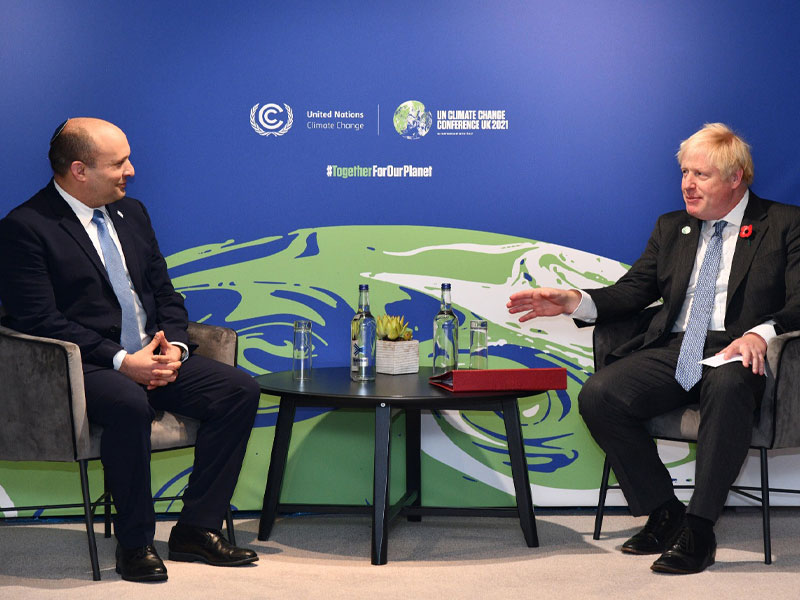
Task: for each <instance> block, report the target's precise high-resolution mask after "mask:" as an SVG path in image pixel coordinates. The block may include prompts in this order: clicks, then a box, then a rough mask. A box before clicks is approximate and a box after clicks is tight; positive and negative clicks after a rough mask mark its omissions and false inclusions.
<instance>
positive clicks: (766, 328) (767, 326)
mask: <svg viewBox="0 0 800 600" xmlns="http://www.w3.org/2000/svg"><path fill="white" fill-rule="evenodd" d="M747 333H755V334H757V335H760V336H761V337H762V338H764V341H765V342H767V344H769V342H770V340H771V339H772V338H774V337H775V336H776V335H778V332H777V331H775V321H772V320H770V321H767V322H766V323H762V324H761V325H757V326H756V327H753V328H752V329H748V330H747V331H745V334H747Z"/></svg>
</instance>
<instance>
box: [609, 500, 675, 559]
mask: <svg viewBox="0 0 800 600" xmlns="http://www.w3.org/2000/svg"><path fill="white" fill-rule="evenodd" d="M682 508H683V507H682ZM685 513H686V509H685V508H684V509H683V510H680V511H669V510H667V509H666V508H660V509H658V510H655V511H653V512H652V513H651V514H650V517H649V518H648V519H647V523H645V525H644V527H642V529H641V531H639V532H638V533H637V534H636V535H634V536H633V537H632V538H630V539H629V540H628V541H626V542H625V543H624V544H622V551H623V552H626V553H628V554H661V553H662V552H664V551H665V550H666V549H667V548H669V545H670V543H671V542H672V540H673V539H675V536H676V535H677V534H678V532H679V531H680V528H681V525H683V516H684V514H685Z"/></svg>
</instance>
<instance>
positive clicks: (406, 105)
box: [393, 100, 433, 140]
mask: <svg viewBox="0 0 800 600" xmlns="http://www.w3.org/2000/svg"><path fill="white" fill-rule="evenodd" d="M393 121H394V128H395V129H396V130H397V133H399V134H400V135H401V136H403V137H404V138H406V139H407V140H418V139H419V138H421V137H422V136H424V135H425V134H426V133H428V132H429V131H430V130H431V125H432V124H433V116H432V115H431V113H430V111H427V110H425V105H424V104H423V103H422V102H419V101H418V100H408V101H407V102H403V103H402V104H401V105H400V106H398V107H397V110H396V111H394V119H393Z"/></svg>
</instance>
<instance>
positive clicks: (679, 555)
mask: <svg viewBox="0 0 800 600" xmlns="http://www.w3.org/2000/svg"><path fill="white" fill-rule="evenodd" d="M716 555H717V540H716V537H715V536H714V533H713V532H712V533H711V537H710V538H708V539H706V538H703V537H701V536H699V535H697V534H696V533H695V532H694V531H693V530H692V528H691V527H683V528H682V529H681V531H680V534H678V537H677V538H675V541H674V542H673V544H672V546H670V547H669V549H668V550H667V551H666V552H664V554H662V555H661V556H660V557H659V558H658V560H656V562H654V563H653V564H652V565H651V567H650V568H651V569H653V571H658V572H660V573H677V574H681V575H686V574H689V573H699V572H700V571H703V570H704V569H705V568H706V567H710V566H711V565H713V564H714V558H715V557H716Z"/></svg>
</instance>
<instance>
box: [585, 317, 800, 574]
mask: <svg viewBox="0 0 800 600" xmlns="http://www.w3.org/2000/svg"><path fill="white" fill-rule="evenodd" d="M653 313H654V309H653V308H650V309H647V310H646V311H643V312H642V313H641V314H640V315H639V316H638V317H637V318H635V319H632V320H630V321H616V322H611V323H604V324H601V325H596V326H595V329H594V364H595V370H597V369H600V368H602V367H603V366H604V365H605V364H606V363H605V361H606V356H607V354H608V353H609V352H610V351H611V350H613V349H614V348H617V347H619V346H620V345H621V344H622V343H623V342H625V341H627V340H629V339H631V338H632V337H633V336H635V335H636V334H637V333H638V332H640V331H643V330H644V328H645V327H646V326H647V323H648V322H649V319H650V318H651V317H652V315H653ZM797 365H800V331H794V332H790V333H785V334H782V335H779V336H777V337H776V338H775V339H773V340H772V341H771V342H770V343H769V346H768V348H767V386H766V389H765V391H764V397H763V399H762V401H761V409H760V412H759V415H758V417H757V420H756V423H755V425H754V427H753V437H752V440H751V443H750V447H751V448H754V449H757V450H758V451H759V453H760V457H761V486H760V487H757V488H756V487H747V486H734V487H732V488H731V491H732V492H734V493H736V494H739V495H741V496H745V497H747V498H749V499H751V500H755V501H757V502H759V503H760V504H761V511H762V522H763V532H764V562H765V563H766V564H771V563H772V548H771V542H770V506H769V495H770V492H783V493H794V494H798V493H800V490H789V489H779V488H770V487H769V468H768V467H769V465H768V460H767V458H768V451H769V450H775V449H778V448H795V447H800V369H798V368H797ZM699 426H700V412H699V407H698V406H697V405H696V404H695V405H690V406H685V407H683V408H679V409H676V410H673V411H671V412H668V413H665V414H663V415H659V416H658V417H655V418H653V419H650V420H649V421H648V422H647V429H648V431H649V432H650V434H651V435H652V436H653V437H654V438H660V439H667V440H676V441H684V442H694V441H696V440H697V432H698V428H699ZM610 471H611V467H610V465H609V463H608V459H606V460H605V462H604V464H603V475H602V478H601V481H600V497H599V499H598V504H597V513H596V516H595V527H594V536H593V537H594V539H596V540H597V539H600V529H601V527H602V524H603V511H604V508H605V501H606V493H607V491H608V490H609V489H619V486H611V485H609V483H608V480H609V475H610ZM675 487H676V488H684V489H685V488H691V487H692V486H688V485H677V486H675ZM753 492H754V493H753Z"/></svg>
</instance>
